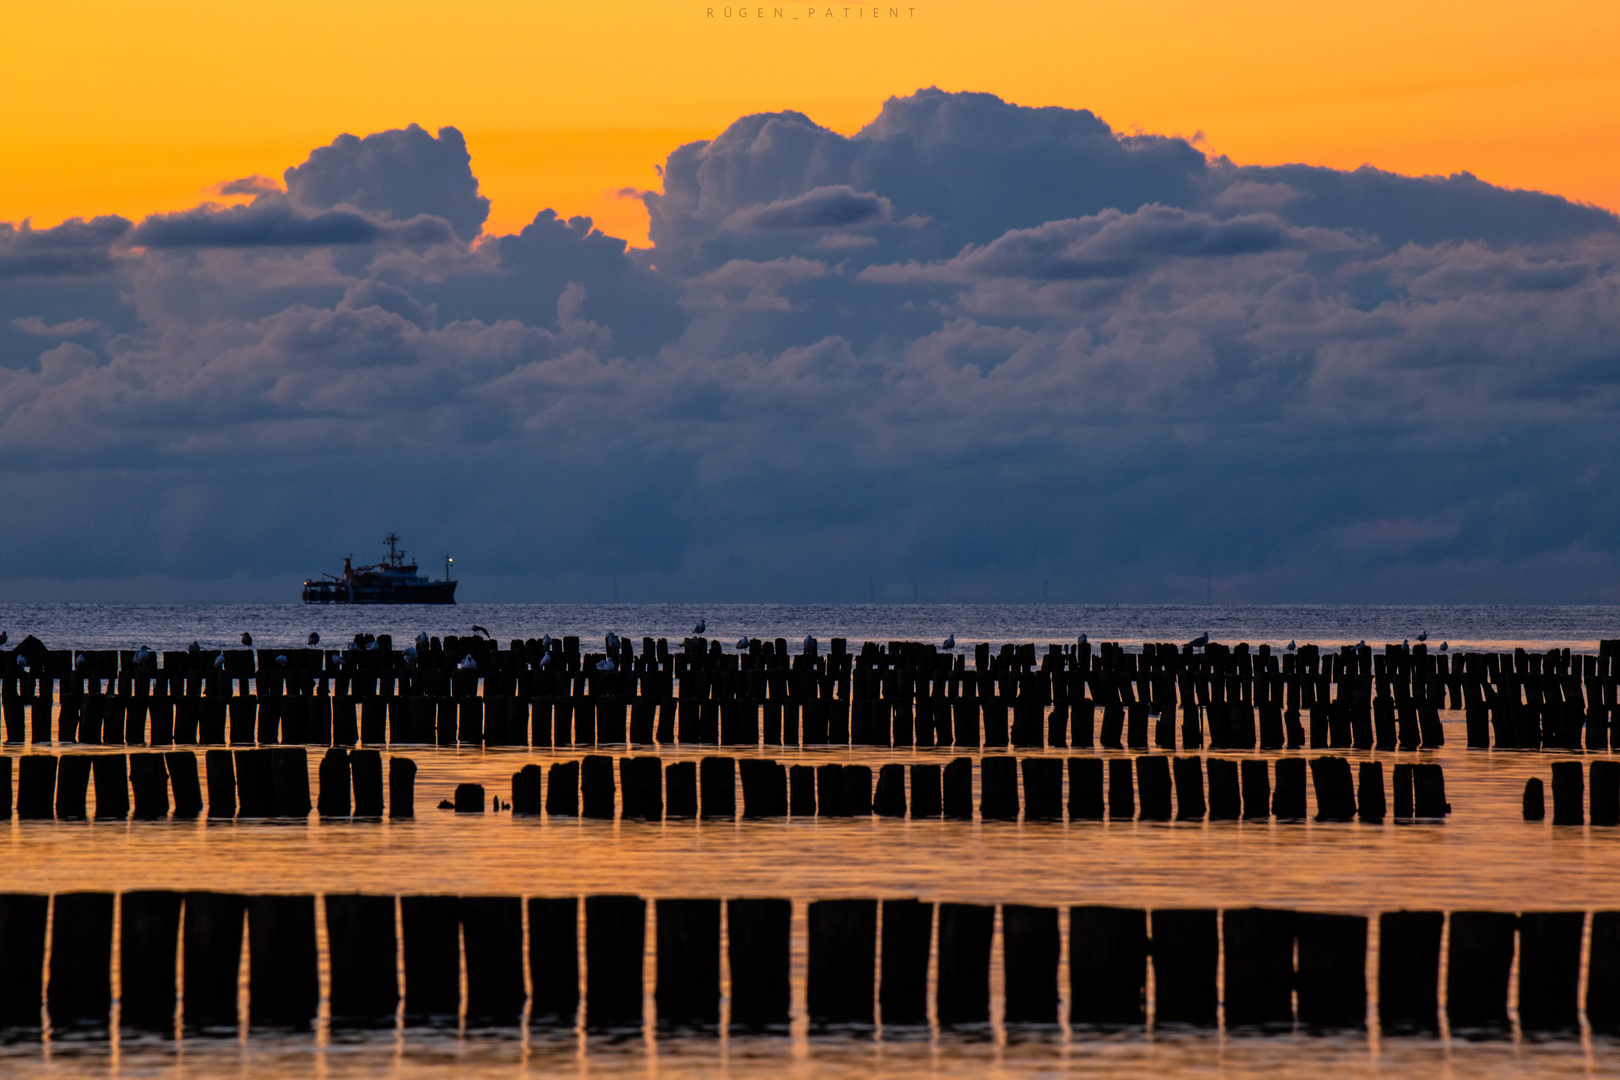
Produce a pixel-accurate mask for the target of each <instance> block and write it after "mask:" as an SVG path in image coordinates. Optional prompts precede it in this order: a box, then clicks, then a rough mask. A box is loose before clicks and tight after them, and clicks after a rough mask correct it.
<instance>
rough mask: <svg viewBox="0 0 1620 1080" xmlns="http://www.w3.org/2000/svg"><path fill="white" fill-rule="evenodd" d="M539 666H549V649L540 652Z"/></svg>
mask: <svg viewBox="0 0 1620 1080" xmlns="http://www.w3.org/2000/svg"><path fill="white" fill-rule="evenodd" d="M540 666H541V667H542V668H548V667H550V666H551V653H550V651H549V650H548V651H546V652H543V653H541V654H540Z"/></svg>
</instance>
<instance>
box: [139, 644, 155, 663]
mask: <svg viewBox="0 0 1620 1080" xmlns="http://www.w3.org/2000/svg"><path fill="white" fill-rule="evenodd" d="M150 659H152V650H151V649H148V648H147V647H146V646H145V645H142V646H141V647H140V648H138V649H136V650H135V662H136V663H137V664H141V665H143V666H144V665H145V664H146V662H147V661H148V660H150Z"/></svg>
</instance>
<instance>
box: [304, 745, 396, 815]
mask: <svg viewBox="0 0 1620 1080" xmlns="http://www.w3.org/2000/svg"><path fill="white" fill-rule="evenodd" d="M349 771H350V774H351V775H352V776H353V778H354V816H355V817H382V815H383V774H382V751H381V750H352V751H350V753H349ZM305 775H308V774H307V773H306V774H305ZM305 813H308V810H307V809H306V810H305Z"/></svg>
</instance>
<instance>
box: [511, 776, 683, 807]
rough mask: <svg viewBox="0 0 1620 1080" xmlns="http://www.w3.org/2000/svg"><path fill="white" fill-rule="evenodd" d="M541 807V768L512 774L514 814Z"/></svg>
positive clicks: (661, 778)
mask: <svg viewBox="0 0 1620 1080" xmlns="http://www.w3.org/2000/svg"><path fill="white" fill-rule="evenodd" d="M659 781H660V784H662V781H663V777H662V776H660V777H659ZM660 797H661V796H660ZM540 805H541V803H540V766H538V765H525V766H523V768H521V769H519V770H518V771H517V772H515V773H513V774H512V813H514V814H538V813H539V812H540Z"/></svg>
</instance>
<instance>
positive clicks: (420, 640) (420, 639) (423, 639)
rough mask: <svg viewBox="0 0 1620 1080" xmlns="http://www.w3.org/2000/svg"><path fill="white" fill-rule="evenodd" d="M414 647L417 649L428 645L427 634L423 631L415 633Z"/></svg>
mask: <svg viewBox="0 0 1620 1080" xmlns="http://www.w3.org/2000/svg"><path fill="white" fill-rule="evenodd" d="M416 647H417V649H418V650H421V649H425V648H427V647H428V636H427V634H426V633H425V632H424V633H420V634H417V635H416Z"/></svg>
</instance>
